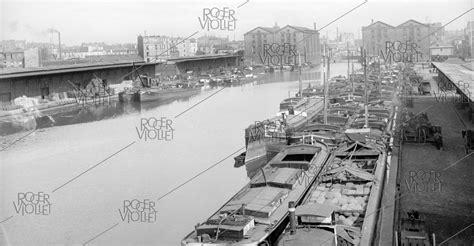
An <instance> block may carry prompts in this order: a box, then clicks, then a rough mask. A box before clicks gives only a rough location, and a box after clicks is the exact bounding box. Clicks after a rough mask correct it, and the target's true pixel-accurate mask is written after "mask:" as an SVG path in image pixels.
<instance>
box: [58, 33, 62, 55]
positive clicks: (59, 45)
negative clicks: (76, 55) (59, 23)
mask: <svg viewBox="0 0 474 246" xmlns="http://www.w3.org/2000/svg"><path fill="white" fill-rule="evenodd" d="M58 41H59V43H58V53H59V59H60V60H62V52H61V33H60V32H58Z"/></svg>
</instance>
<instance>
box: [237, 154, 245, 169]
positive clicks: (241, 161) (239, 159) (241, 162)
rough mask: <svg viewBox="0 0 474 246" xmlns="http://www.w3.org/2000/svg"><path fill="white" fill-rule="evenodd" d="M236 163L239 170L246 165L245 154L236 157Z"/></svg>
mask: <svg viewBox="0 0 474 246" xmlns="http://www.w3.org/2000/svg"><path fill="white" fill-rule="evenodd" d="M234 160H235V163H234V167H235V168H238V167H241V166H243V165H245V152H242V153H241V154H240V155H238V156H236V157H234Z"/></svg>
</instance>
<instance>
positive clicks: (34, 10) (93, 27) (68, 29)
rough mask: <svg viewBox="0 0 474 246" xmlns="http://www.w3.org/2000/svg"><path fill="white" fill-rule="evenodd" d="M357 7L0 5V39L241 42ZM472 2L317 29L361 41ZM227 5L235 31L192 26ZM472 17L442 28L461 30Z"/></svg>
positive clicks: (363, 10) (194, 1) (231, 1)
mask: <svg viewBox="0 0 474 246" xmlns="http://www.w3.org/2000/svg"><path fill="white" fill-rule="evenodd" d="M362 2H363V1H360V0H359V1H356V0H322V1H319V0H287V1H283V0H276V1H270V0H250V1H249V2H248V3H246V4H244V5H243V6H242V7H240V8H237V6H239V5H241V4H243V3H245V0H225V1H209V0H177V1H171V0H146V1H143V0H139V1H133V0H121V1H112V0H101V1H99V2H96V1H92V0H85V1H78V0H61V1H60V0H56V1H51V0H36V1H33V0H29V1H24V0H18V1H17V0H15V1H13V0H0V39H2V40H8V39H16V40H26V41H29V42H32V41H34V42H50V41H51V39H52V38H54V40H55V41H56V40H57V37H56V36H54V37H52V34H51V32H50V31H51V29H55V30H58V31H60V32H61V39H62V43H63V44H65V45H79V44H81V43H83V42H106V43H109V44H114V43H136V40H137V36H138V35H139V34H144V32H145V31H146V33H147V34H150V35H151V34H154V35H167V36H173V37H187V36H189V35H191V34H193V33H194V32H196V31H199V33H198V34H196V35H195V36H193V37H195V38H197V37H200V36H203V35H215V36H220V37H229V39H230V40H235V39H237V40H241V39H243V34H244V33H246V32H247V31H250V30H251V29H253V28H255V27H257V26H267V27H271V26H273V25H274V24H275V22H276V23H278V25H279V26H280V27H282V26H285V25H296V26H304V27H308V28H313V23H314V22H315V23H316V26H317V28H318V29H319V28H321V27H322V26H324V25H326V24H328V23H329V22H331V21H333V20H334V19H336V18H337V17H339V16H340V15H342V14H344V13H345V12H347V11H349V10H350V9H352V8H354V7H355V6H357V5H358V4H360V3H362ZM473 2H474V0H454V1H450V0H443V1H441V0H434V1H427V0H418V1H409V0H401V1H400V0H398V1H394V0H369V1H368V2H367V3H365V4H364V5H362V6H361V7H359V8H358V9H356V10H354V11H353V12H351V13H349V14H348V15H346V16H344V17H342V18H341V19H339V20H338V21H336V22H334V23H332V24H331V25H330V26H328V27H326V28H325V29H324V30H322V31H321V36H324V35H326V34H328V35H329V36H330V37H335V35H336V29H337V28H338V29H339V32H351V33H354V34H355V37H356V38H361V27H362V26H367V25H370V23H371V21H372V20H373V21H374V22H375V21H382V22H385V23H387V24H390V25H394V26H396V25H399V24H401V23H403V22H404V21H406V20H408V19H414V20H417V21H420V22H423V23H427V22H441V23H442V24H443V25H444V24H446V23H447V22H449V21H451V20H452V19H454V18H456V17H457V16H458V15H460V14H462V13H463V12H465V11H467V10H469V9H471V8H473ZM212 7H219V8H223V7H229V8H230V9H232V10H234V11H235V17H236V19H237V20H236V26H235V31H213V32H212V31H211V32H208V31H204V30H203V29H202V28H201V26H200V24H199V21H198V17H202V11H203V8H212ZM473 16H474V11H471V12H469V13H468V14H466V15H464V16H463V17H461V18H459V19H457V20H455V21H454V22H452V23H450V24H449V25H448V26H446V29H447V30H455V29H463V28H465V27H466V25H467V22H468V21H469V20H472V19H473V18H472V17H473Z"/></svg>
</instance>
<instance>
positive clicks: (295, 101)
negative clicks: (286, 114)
mask: <svg viewBox="0 0 474 246" xmlns="http://www.w3.org/2000/svg"><path fill="white" fill-rule="evenodd" d="M306 102H307V99H306V98H305V97H290V98H287V99H285V100H283V101H282V102H281V103H280V110H288V109H289V108H290V107H293V108H298V107H300V106H301V105H303V104H305V103H306Z"/></svg>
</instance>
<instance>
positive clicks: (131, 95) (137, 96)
mask: <svg viewBox="0 0 474 246" xmlns="http://www.w3.org/2000/svg"><path fill="white" fill-rule="evenodd" d="M200 91H201V87H181V88H166V89H165V88H153V87H152V88H146V87H145V88H140V89H137V90H132V91H123V92H120V93H119V101H120V102H147V101H156V100H168V99H172V98H178V97H182V96H190V95H193V94H197V93H199V92H200Z"/></svg>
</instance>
